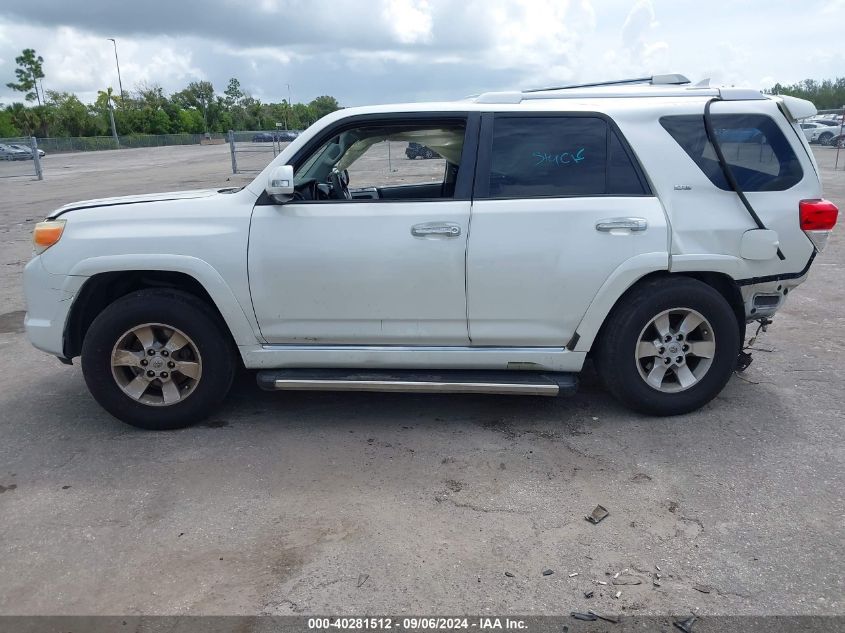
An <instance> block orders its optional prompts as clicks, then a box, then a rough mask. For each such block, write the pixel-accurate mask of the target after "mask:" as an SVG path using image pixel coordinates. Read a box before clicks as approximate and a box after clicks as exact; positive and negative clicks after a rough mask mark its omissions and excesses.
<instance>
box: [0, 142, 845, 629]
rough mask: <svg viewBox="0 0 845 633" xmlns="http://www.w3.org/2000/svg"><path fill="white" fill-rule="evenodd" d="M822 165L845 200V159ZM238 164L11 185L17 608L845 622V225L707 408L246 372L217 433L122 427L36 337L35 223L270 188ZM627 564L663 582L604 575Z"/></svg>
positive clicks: (104, 165) (2, 494)
mask: <svg viewBox="0 0 845 633" xmlns="http://www.w3.org/2000/svg"><path fill="white" fill-rule="evenodd" d="M817 154H818V156H819V158H820V161H821V163H822V165H823V166H824V178H825V186H826V193H827V196H828V197H830V198H831V199H833V200H834V201H835V202H837V204H839V205H840V207H842V206H845V173H843V172H841V171H840V172H834V171H833V170H832V164H833V163H832V156H833V154H834V151H833V150H828V149H826V148H821V149H819V150H818V151H817ZM229 168H230V164H229V156H228V148H227V147H226V146H211V147H199V146H187V147H167V148H158V149H150V150H145V149H142V150H121V151H111V152H100V153H89V154H66V155H56V156H48V157H47V158H46V159H45V174H46V179H45V180H44V181H43V182H34V181H30V180H27V179H19V180H14V179H11V180H9V179H7V180H2V181H0V188H2V192H3V195H2V198H0V200H2V202H0V241H1V242H0V244H1V246H0V306H2V307H0V372H2V376H3V379H2V382H0V569H2V574H0V614H43V613H49V614H123V613H126V614H222V613H227V614H229V613H240V614H254V613H267V614H288V613H322V614H334V613H356V614H364V613H367V614H378V613H429V614H430V613H435V614H452V613H481V614H484V613H498V614H503V613H521V614H568V612H569V611H570V610H572V609H575V610H580V611H584V610H586V609H587V608H593V609H596V610H599V611H606V612H614V613H628V614H646V613H649V614H663V613H676V614H682V613H685V612H687V611H688V610H689V609H693V608H698V609H699V610H700V613H704V614H772V613H775V614H814V615H818V614H843V613H845V601H843V596H845V581H843V577H844V576H843V573H842V569H843V566H845V538H844V537H845V523H843V521H844V519H843V517H845V503H843V492H842V491H843V488H845V469H843V467H842V465H843V463H845V449H844V448H843V447H844V446H845V444H844V443H843V440H845V437H843V436H844V435H845V433H844V432H843V420H844V419H845V415H843V410H845V391H844V390H843V385H844V384H845V367H843V348H844V347H845V334H844V333H843V332H845V316H843V314H842V311H841V305H842V304H841V302H842V297H843V295H845V275H843V272H845V233H843V231H842V227H840V230H839V231H838V233H836V234H835V235H834V236H833V238H832V240H831V243H830V245H829V246H828V248H827V250H826V251H825V252H824V254H823V256H821V257H819V258H818V259H817V261H816V263H815V264H814V266H813V269H812V274H811V277H810V280H809V281H808V282H807V283H806V284H804V285H803V286H802V287H801V288H800V289H798V290H797V291H796V292H795V293H794V294H791V295H790V297H789V301H788V303H787V306H786V308H785V309H784V310H783V311H782V312H781V314H780V315H779V316H778V318H777V319H776V322H775V325H774V326H773V327H772V328H771V330H770V333H769V334H768V335H764V336H763V338H762V339H761V341H760V347H761V348H763V349H765V350H768V351H767V352H762V351H761V352H758V353H757V354H756V355H755V363H754V364H753V365H752V367H751V368H750V370H749V371H748V372H747V373H746V374H745V376H744V379H740V378H734V379H733V380H732V381H731V383H730V384H729V385H728V387H727V388H726V389H725V391H724V392H723V393H722V395H721V396H720V397H719V398H717V399H716V400H715V401H714V402H713V403H711V404H710V405H709V406H707V407H706V408H705V409H704V410H702V411H700V412H697V413H695V414H693V415H688V416H682V417H677V418H671V419H658V418H649V417H644V416H640V415H635V414H631V413H630V412H628V411H626V410H625V409H623V408H621V407H620V406H619V405H617V404H616V403H615V402H614V401H612V400H611V399H610V398H609V396H607V395H606V394H605V393H603V392H602V391H601V390H600V389H599V387H598V386H597V384H596V380H595V378H594V377H593V376H592V375H591V374H590V373H589V372H588V373H587V374H586V375H585V377H584V380H583V383H582V384H583V388H582V390H581V392H580V394H579V395H577V396H576V397H574V398H571V399H542V398H517V397H489V396H488V397H484V396H457V395H456V396H412V395H398V394H392V395H378V394H374V395H368V394H321V393H303V394H293V393H291V394H287V395H284V394H268V393H263V392H260V391H259V390H258V389H257V388H256V387H255V385H254V383H253V382H252V379H251V377H249V376H246V377H244V378H243V379H242V380H241V381H240V382H239V384H237V385H236V387H235V388H234V390H233V392H232V394H231V396H230V398H229V400H228V402H227V404H226V405H225V406H224V407H223V409H222V410H220V411H219V413H218V414H217V415H216V416H214V417H213V418H212V419H211V420H210V421H209V422H208V423H206V424H204V425H201V426H199V427H195V428H192V429H188V430H183V431H176V432H167V433H152V432H142V431H139V430H136V429H133V428H131V427H128V426H125V425H123V424H121V423H119V422H117V421H115V420H114V419H112V418H111V417H109V416H108V415H107V414H106V413H104V412H103V411H102V410H101V409H100V408H99V407H98V406H97V405H96V404H95V403H94V401H93V400H92V399H91V397H90V396H89V395H88V393H87V391H86V389H85V385H84V383H83V380H82V376H81V373H80V370H79V368H78V365H75V366H74V367H65V366H63V365H60V364H59V363H58V362H57V361H56V360H54V359H52V358H50V357H48V356H46V355H43V354H41V353H40V352H37V351H36V350H34V349H33V348H32V347H30V345H29V344H28V342H27V341H26V339H25V337H24V335H23V333H22V316H23V312H22V311H23V310H24V304H23V298H22V296H21V272H22V270H23V267H24V264H25V262H26V261H27V259H28V258H29V255H30V232H31V229H32V225H33V223H34V222H35V221H37V220H38V219H40V218H41V217H43V216H44V214H45V213H46V212H47V211H49V210H50V209H52V208H54V207H56V206H58V205H60V204H62V203H65V202H69V201H73V200H77V199H81V198H88V197H95V196H102V195H118V194H130V193H139V192H150V191H163V190H171V189H180V188H197V187H206V186H218V185H220V186H226V185H228V186H231V185H232V184H233V183H234V184H240V183H243V182H245V181H246V180H247V179H248V177H242V176H231V175H230V173H229V171H230V169H229ZM420 168H422V167H420ZM353 184H354V183H353ZM796 213H797V210H796ZM597 503H601V504H602V505H604V506H605V507H607V508H608V509H609V510H610V516H609V517H608V518H607V519H605V520H604V521H603V522H602V523H601V524H599V525H597V526H596V525H591V524H590V523H588V522H587V521H585V520H584V515H585V514H587V513H589V512H590V511H591V510H592V509H593V507H594V506H595V505H596V504H597ZM655 565H659V566H660V568H661V570H662V571H661V574H662V580H661V586H660V587H654V586H653V585H652V581H651V578H650V575H651V574H652V573H653V572H654V571H655ZM626 568H627V569H628V570H630V571H629V573H630V574H631V575H634V576H636V577H638V578H640V579H642V584H639V585H626V586H618V587H612V586H611V585H610V584H608V585H607V586H603V585H598V584H594V581H599V580H601V581H603V582H608V583H610V581H611V579H612V576H610V575H608V574H614V573H615V572H617V571H621V570H623V569H626ZM545 569H551V570H553V571H554V574H552V575H550V576H543V575H542V574H541V572H542V571H543V570H545ZM506 571H508V572H510V573H512V574H513V577H506V576H505V575H504V572H506ZM576 572H577V573H578V575H577V576H574V577H571V578H570V577H569V575H570V574H573V573H576ZM362 579H363V581H362ZM696 587H697V588H698V589H696ZM590 589H592V590H594V591H595V597H594V598H592V599H591V600H586V599H585V598H584V597H583V592H584V591H587V590H590ZM699 589H700V590H706V591H709V593H703V592H702V591H699ZM617 590H621V592H622V594H621V596H620V598H619V599H614V598H613V597H612V596H613V594H614V593H615V592H616V591H617Z"/></svg>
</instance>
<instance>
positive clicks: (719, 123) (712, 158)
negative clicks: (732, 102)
mask: <svg viewBox="0 0 845 633" xmlns="http://www.w3.org/2000/svg"><path fill="white" fill-rule="evenodd" d="M712 117H713V131H714V132H715V133H716V138H717V139H718V141H719V146H720V147H721V148H722V153H723V154H724V155H725V161H726V162H727V163H728V165H729V166H730V169H731V173H733V176H734V178H736V181H737V184H739V186H740V189H742V190H743V191H749V192H753V191H784V190H786V189H789V188H790V187H792V186H794V185H796V184H798V183H799V182H800V181H801V179H802V178H803V177H804V172H803V170H802V169H801V164H800V162H799V161H798V157H797V156H796V155H795V152H794V151H793V150H792V146H791V145H790V144H789V141H787V139H786V137H785V136H784V135H783V132H781V130H780V128H779V127H778V126H777V124H776V123H775V122H774V121H773V120H772V119H771V118H770V117H768V116H766V115H762V114H714V115H712ZM660 124H661V125H662V126H663V127H664V129H665V130H666V131H667V132H668V133H669V134H670V135H671V136H672V138H673V139H675V141H676V142H677V143H678V145H680V146H681V147H682V148H683V150H684V151H685V152H686V153H687V155H689V157H690V158H691V159H692V160H693V161H694V162H695V164H696V165H698V167H699V169H701V171H703V172H704V173H705V175H706V176H707V177H708V178H709V179H710V181H711V182H712V183H713V184H714V185H716V186H717V187H719V189H724V190H725V191H730V190H731V187H730V185H729V184H728V181H727V179H726V178H725V174H724V172H723V171H722V168H721V166H720V165H719V160H718V157H717V156H716V151H715V150H714V149H713V146H712V145H711V144H710V141H709V140H708V139H707V131H706V130H705V128H704V116H703V115H679V116H665V117H663V118H661V119H660Z"/></svg>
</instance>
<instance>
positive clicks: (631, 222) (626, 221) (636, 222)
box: [596, 218, 648, 232]
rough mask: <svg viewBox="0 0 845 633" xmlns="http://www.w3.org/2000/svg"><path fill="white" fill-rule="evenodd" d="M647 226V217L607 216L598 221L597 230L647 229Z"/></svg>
mask: <svg viewBox="0 0 845 633" xmlns="http://www.w3.org/2000/svg"><path fill="white" fill-rule="evenodd" d="M647 228H648V222H647V221H646V219H645V218H607V219H605V220H599V221H598V222H596V231H605V232H607V231H616V230H623V231H645V230H646V229H647Z"/></svg>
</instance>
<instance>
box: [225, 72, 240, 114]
mask: <svg viewBox="0 0 845 633" xmlns="http://www.w3.org/2000/svg"><path fill="white" fill-rule="evenodd" d="M224 94H225V95H226V98H225V103H226V107H228V108H231V107H232V106H234V105H237V104H238V102H240V100H241V97H243V96H244V93H243V91H242V90H241V82H240V81H238V80H237V79H235V78H234V77H232V78H231V79H230V80H229V85H228V86H227V87H226V92H225V93H224Z"/></svg>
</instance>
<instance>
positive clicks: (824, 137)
mask: <svg viewBox="0 0 845 633" xmlns="http://www.w3.org/2000/svg"><path fill="white" fill-rule="evenodd" d="M832 138H833V134H832V133H831V132H824V133H822V134H819V137H818V138H817V139H816V140H817V141H818V143H819V145H827V144H828V143H830V139H832Z"/></svg>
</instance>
